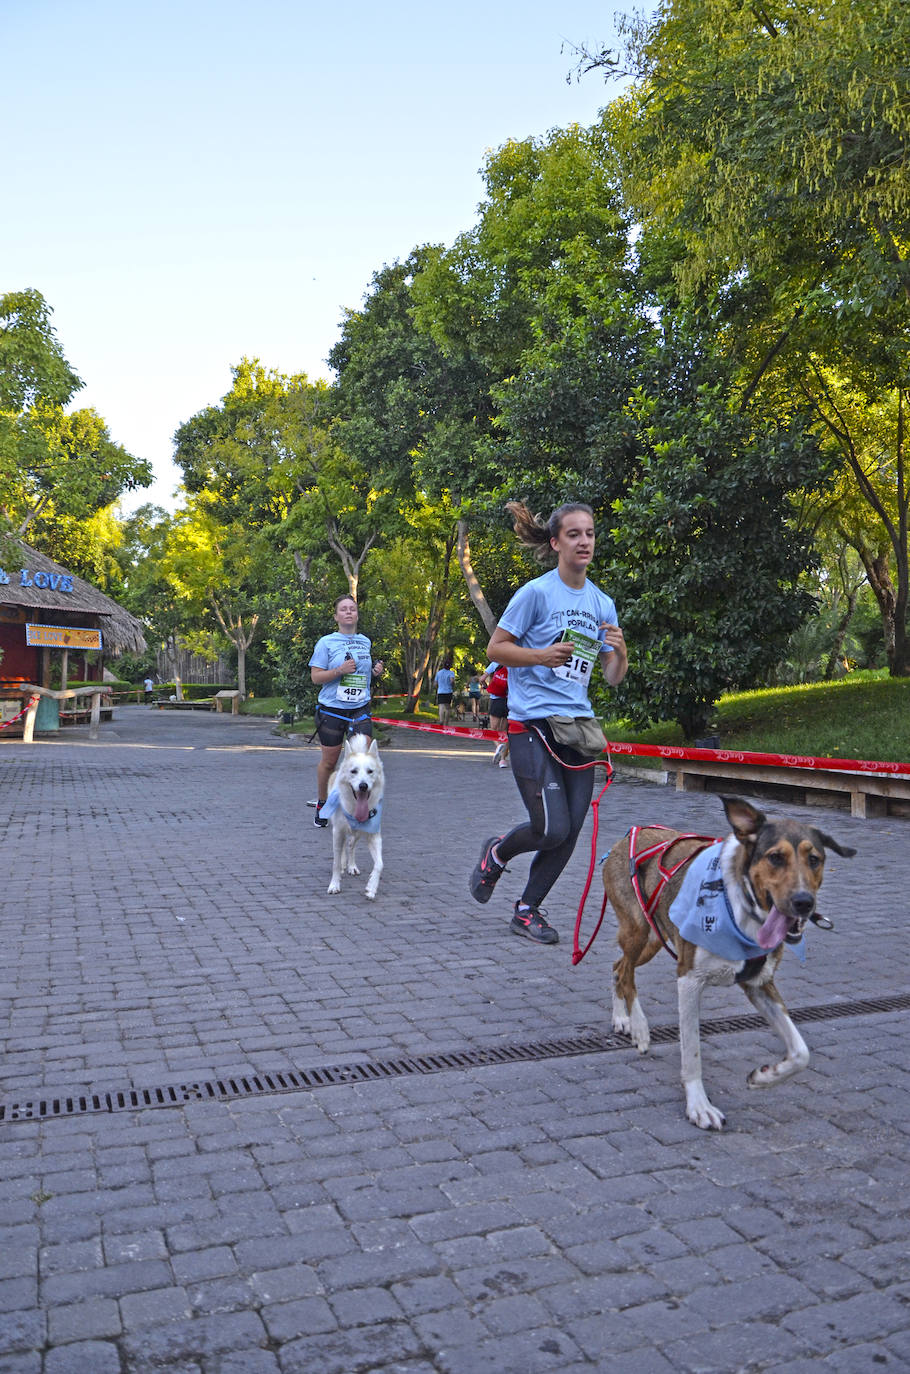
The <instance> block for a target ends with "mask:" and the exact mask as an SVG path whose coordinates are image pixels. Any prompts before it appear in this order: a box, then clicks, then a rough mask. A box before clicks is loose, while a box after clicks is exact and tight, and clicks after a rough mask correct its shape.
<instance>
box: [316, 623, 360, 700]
mask: <svg viewBox="0 0 910 1374" xmlns="http://www.w3.org/2000/svg"><path fill="white" fill-rule="evenodd" d="M371 648H372V646H371V644H370V641H369V640H368V639H367V637H366V635H362V634H356V633H355V634H352V635H346V634H342V633H341V631H340V630H333V631H332V633H331V634H330V635H323V636H322V638H321V639H317V641H316V647H315V648H314V650H313V656H312V658H311V659H310V667H311V668H340V667H341V665H342V663H344V662H345V660H346V659H349V658H353V659H355V660H356V662H357V668H356V670H355V671H354V672H353V673H345V675H344V677H341V678H336V679H335V680H334V681H332V682H326V683H324V684H323V686H322V687H320V689H319V696H318V698H317V700H318V701H319V704H320V706H328V707H332V706H366V705H367V703H368V702H369V700H370V689H371V684H372V680H373V660H372V658H371V656H370V651H371Z"/></svg>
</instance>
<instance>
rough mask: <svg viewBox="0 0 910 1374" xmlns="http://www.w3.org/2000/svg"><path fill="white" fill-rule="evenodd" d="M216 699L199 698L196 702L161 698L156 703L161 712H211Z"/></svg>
mask: <svg viewBox="0 0 910 1374" xmlns="http://www.w3.org/2000/svg"><path fill="white" fill-rule="evenodd" d="M213 701H214V697H198V698H197V699H196V700H195V701H171V700H170V699H169V698H167V697H159V698H158V700H157V701H156V702H155V705H156V706H157V707H158V710H159V711H211V710H212V702H213Z"/></svg>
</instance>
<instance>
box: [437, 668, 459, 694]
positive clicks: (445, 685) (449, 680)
mask: <svg viewBox="0 0 910 1374" xmlns="http://www.w3.org/2000/svg"><path fill="white" fill-rule="evenodd" d="M436 691H437V692H454V691H455V674H454V673H453V672H452V669H451V668H440V670H439V672H438V673H437V674H436Z"/></svg>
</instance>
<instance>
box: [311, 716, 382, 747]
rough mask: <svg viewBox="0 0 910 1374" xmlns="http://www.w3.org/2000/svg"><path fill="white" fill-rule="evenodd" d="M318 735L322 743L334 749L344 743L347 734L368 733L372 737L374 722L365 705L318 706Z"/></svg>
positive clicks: (368, 736) (368, 737)
mask: <svg viewBox="0 0 910 1374" xmlns="http://www.w3.org/2000/svg"><path fill="white" fill-rule="evenodd" d="M330 713H331V714H330ZM316 735H317V738H318V740H319V743H320V744H324V745H325V746H326V748H327V749H333V748H335V746H336V745H339V744H343V743H344V737H345V735H366V737H367V739H372V738H373V722H372V720H371V719H370V717H369V715H368V714H367V708H366V707H365V706H331V707H325V706H317V707H316Z"/></svg>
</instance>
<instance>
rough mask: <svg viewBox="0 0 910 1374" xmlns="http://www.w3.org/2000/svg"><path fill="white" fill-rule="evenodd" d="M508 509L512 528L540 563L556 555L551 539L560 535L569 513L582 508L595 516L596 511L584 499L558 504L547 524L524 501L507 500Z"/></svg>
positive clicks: (519, 540)
mask: <svg viewBox="0 0 910 1374" xmlns="http://www.w3.org/2000/svg"><path fill="white" fill-rule="evenodd" d="M506 510H507V511H508V512H509V513H510V515H511V516H512V528H513V529H514V531H515V535H516V537H517V539H518V542H519V543H520V544H523V545H524V546H525V548H526V549H530V550H531V551H532V553H533V554H534V557H535V558H536V559H537V561H538V562H539V563H543V562H546V560H547V559H552V558H554V557H555V555H554V553H553V549H552V547H551V545H550V540H551V539H556V538H557V537H558V535H559V531H560V530H561V529H562V522H563V520H565V518H566V516H567V515H569V514H571V512H572V511H575V510H582V511H584V512H585V514H586V515H590V516H591V517H592V518H593V516H594V511H593V510H592V509H591V507H590V506H587V505H585V503H584V502H583V501H569V502H567V503H566V504H565V505H564V506H558V507H557V508H556V510H555V511H554V512H553V514H552V515H551V516H550V518H549V520H548V521H547V522H546V524H544V523H543V520H542V518H541V516H539V515H532V514H531V511H530V510H529V508H528V507H527V506H526V505H525V503H524V501H507V502H506Z"/></svg>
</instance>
